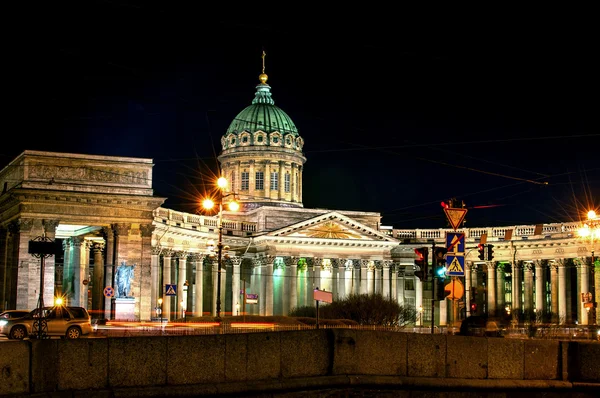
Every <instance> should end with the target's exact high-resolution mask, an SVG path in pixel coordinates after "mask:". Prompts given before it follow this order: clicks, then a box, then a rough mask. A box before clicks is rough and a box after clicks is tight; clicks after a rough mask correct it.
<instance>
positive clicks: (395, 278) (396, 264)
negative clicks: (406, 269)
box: [391, 261, 400, 302]
mask: <svg viewBox="0 0 600 398" xmlns="http://www.w3.org/2000/svg"><path fill="white" fill-rule="evenodd" d="M399 270H400V263H399V262H397V261H394V262H392V276H391V282H392V286H391V289H392V299H393V300H395V301H396V302H398V273H399V272H398V271H399Z"/></svg>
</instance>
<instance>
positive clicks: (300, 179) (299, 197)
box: [298, 166, 302, 203]
mask: <svg viewBox="0 0 600 398" xmlns="http://www.w3.org/2000/svg"><path fill="white" fill-rule="evenodd" d="M298 202H300V203H302V166H298Z"/></svg>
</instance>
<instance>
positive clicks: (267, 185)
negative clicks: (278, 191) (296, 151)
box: [233, 160, 271, 311]
mask: <svg viewBox="0 0 600 398" xmlns="http://www.w3.org/2000/svg"><path fill="white" fill-rule="evenodd" d="M265 198H267V199H271V161H270V160H265ZM233 311H235V308H234V309H233Z"/></svg>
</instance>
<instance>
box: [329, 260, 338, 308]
mask: <svg viewBox="0 0 600 398" xmlns="http://www.w3.org/2000/svg"><path fill="white" fill-rule="evenodd" d="M329 261H330V266H331V293H332V295H333V299H334V300H339V297H340V289H339V280H340V265H339V263H340V260H339V259H337V258H332V259H330V260H329Z"/></svg>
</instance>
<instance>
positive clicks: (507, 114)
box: [0, 1, 600, 228]
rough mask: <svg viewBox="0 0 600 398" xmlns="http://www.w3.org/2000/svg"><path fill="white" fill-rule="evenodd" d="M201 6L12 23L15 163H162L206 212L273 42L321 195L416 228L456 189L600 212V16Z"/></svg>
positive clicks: (282, 85)
mask: <svg viewBox="0 0 600 398" xmlns="http://www.w3.org/2000/svg"><path fill="white" fill-rule="evenodd" d="M188 3H190V4H192V3H194V2H137V3H136V2H125V1H100V2H96V1H89V2H88V1H86V2H73V3H68V2H61V4H60V6H58V5H56V4H52V5H51V6H49V8H47V9H39V8H38V9H36V8H35V7H34V6H33V5H31V6H30V9H29V10H27V11H26V12H25V14H20V15H21V16H26V17H27V18H23V20H22V21H21V20H20V19H19V22H18V23H17V22H16V21H12V22H13V23H14V25H15V27H16V26H17V25H18V29H15V30H13V33H14V34H13V36H12V39H11V40H10V45H9V49H7V50H5V52H4V53H5V55H8V56H7V57H6V58H5V60H4V62H5V64H6V65H8V67H9V69H10V70H11V73H10V74H8V72H5V78H7V79H6V80H7V83H8V85H9V86H10V88H14V89H15V91H14V93H15V94H14V95H11V96H8V97H9V99H10V100H9V101H8V102H9V104H8V105H7V106H5V108H4V109H5V111H6V114H5V123H6V127H7V128H5V129H4V133H3V137H5V139H6V138H7V137H8V136H10V137H11V141H13V142H3V145H2V149H0V162H1V163H2V166H4V165H5V164H6V163H8V162H9V161H10V160H12V159H13V158H14V157H16V156H17V155H18V154H19V153H21V152H22V151H23V150H26V149H30V150H47V151H58V152H74V153H87V154H97V155H116V156H133V157H147V158H152V159H154V162H155V167H154V188H155V194H156V195H158V196H164V197H167V198H168V199H167V201H166V203H165V206H166V207H170V208H174V209H177V210H182V211H190V212H193V211H195V209H196V208H197V205H198V202H197V198H198V193H199V192H201V191H202V190H203V185H202V184H203V183H205V182H207V181H208V180H207V179H208V178H209V176H210V174H211V170H212V172H213V173H214V172H216V170H217V168H216V156H217V155H218V153H219V151H220V137H221V135H222V134H223V132H224V131H225V130H226V128H227V127H228V125H229V123H230V122H231V121H232V120H233V118H234V117H235V116H236V115H237V113H238V112H240V111H241V110H242V109H243V108H244V107H246V106H248V105H249V104H250V103H251V100H252V98H253V96H254V92H255V86H256V84H257V83H258V75H259V74H260V72H261V67H262V65H261V58H260V56H261V52H262V50H263V49H264V50H265V51H266V53H267V58H266V73H267V74H268V75H269V81H268V83H269V84H270V85H271V87H272V94H273V98H274V100H275V104H276V105H277V106H279V107H280V108H281V109H283V110H284V111H285V112H286V113H287V114H288V115H289V116H290V117H291V118H292V120H293V121H294V122H295V124H296V126H297V128H298V129H299V132H300V135H301V136H302V137H303V138H304V140H305V147H304V150H305V155H306V157H307V159H308V160H307V162H306V164H305V171H304V198H303V199H304V205H305V207H310V208H314V207H318V208H328V209H332V210H333V209H340V210H363V211H376V212H380V213H381V214H382V216H383V219H382V221H383V223H384V224H386V225H393V226H394V227H396V228H445V227H446V226H447V224H446V219H445V216H444V212H443V210H442V208H441V206H440V202H441V201H445V200H448V199H449V198H451V197H456V198H458V199H462V200H464V202H465V204H466V206H467V208H468V209H469V212H468V213H467V216H466V220H467V223H466V226H468V227H476V226H503V225H521V224H536V223H550V222H562V221H575V220H578V219H579V217H580V214H582V212H583V210H584V209H586V208H588V207H589V206H594V207H596V209H597V210H598V206H599V203H600V188H599V187H600V166H599V165H598V158H599V156H598V154H599V147H600V130H599V129H598V88H599V87H598V86H599V85H598V61H597V49H598V44H597V40H596V38H597V37H600V34H599V32H598V29H597V23H596V22H594V21H592V15H593V14H592V13H591V10H589V11H588V10H573V11H574V12H572V13H571V12H569V11H570V10H565V9H562V10H556V12H555V13H552V14H543V13H542V10H534V11H531V12H525V10H523V9H520V10H519V12H516V11H514V10H513V11H514V12H513V11H511V10H507V11H508V12H506V13H499V12H491V11H487V10H486V11H482V10H479V13H478V14H477V11H478V10H470V11H469V12H470V13H467V12H465V13H463V12H460V11H459V10H452V11H453V12H449V13H446V12H444V10H437V11H438V12H436V14H435V15H432V14H430V13H420V14H411V13H408V12H402V11H401V10H395V9H373V10H371V11H364V10H362V9H356V10H350V11H349V10H347V9H346V10H344V12H342V11H339V10H337V11H339V12H337V11H336V10H333V12H328V13H327V14H325V13H323V12H317V11H316V10H315V9H312V8H310V9H309V8H308V7H307V9H300V10H294V9H293V8H291V7H293V6H291V5H290V6H289V7H290V8H285V9H284V8H282V9H270V10H268V11H269V12H266V10H261V9H260V6H259V5H258V4H256V3H253V5H254V6H255V8H249V9H248V11H246V14H245V15H243V16H239V15H236V16H233V13H232V12H227V10H226V9H224V10H217V9H208V8H206V7H203V8H200V6H197V7H192V6H189V5H186V4H188ZM50 7H51V8H50ZM265 8H266V7H265ZM352 11H353V12H352ZM496 11H497V10H496ZM546 11H547V10H546ZM544 12H545V11H544ZM473 13H475V14H473ZM240 14H241V13H240ZM3 141H4V140H3Z"/></svg>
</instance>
